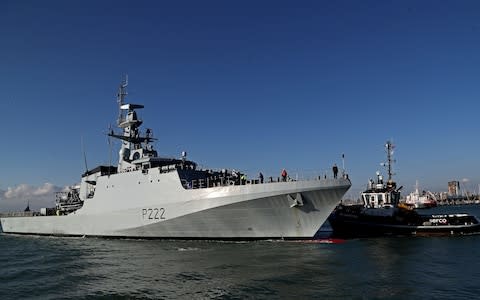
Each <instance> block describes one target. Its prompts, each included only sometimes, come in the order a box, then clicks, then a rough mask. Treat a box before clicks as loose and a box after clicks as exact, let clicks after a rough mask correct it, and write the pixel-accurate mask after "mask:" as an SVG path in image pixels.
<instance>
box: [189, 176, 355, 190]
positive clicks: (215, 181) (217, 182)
mask: <svg viewBox="0 0 480 300" xmlns="http://www.w3.org/2000/svg"><path fill="white" fill-rule="evenodd" d="M342 177H343V178H344V179H348V175H343V176H342ZM332 179H333V178H332V177H330V178H329V177H327V176H319V175H316V176H310V177H304V176H298V175H296V176H295V177H289V176H287V178H286V179H285V180H284V179H283V178H282V177H273V176H269V177H266V178H264V181H263V182H262V181H261V180H260V179H259V178H253V179H243V180H242V179H241V178H240V177H238V176H232V175H227V176H220V177H206V178H199V179H192V180H190V181H189V180H186V179H181V182H182V186H183V187H184V188H185V189H202V188H211V187H219V186H229V185H255V184H266V183H280V182H285V181H287V182H292V181H311V180H321V181H329V180H332ZM348 180H349V179H348Z"/></svg>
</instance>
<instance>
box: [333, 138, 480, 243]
mask: <svg viewBox="0 0 480 300" xmlns="http://www.w3.org/2000/svg"><path fill="white" fill-rule="evenodd" d="M385 148H386V152H387V162H386V163H385V164H383V165H385V166H387V168H388V180H387V181H386V182H384V180H383V176H382V175H380V172H378V171H377V178H376V181H373V180H371V179H370V180H369V182H368V187H367V189H366V190H365V191H364V192H362V193H361V199H362V201H363V204H356V205H344V204H340V205H338V206H337V207H336V208H335V210H334V211H333V212H332V213H331V214H330V216H329V218H328V220H329V222H330V225H331V227H332V229H333V236H335V237H343V238H355V237H377V236H412V235H413V236H433V235H456V234H458V235H462V234H471V233H476V232H480V222H479V220H478V219H477V218H476V217H475V216H472V215H469V214H464V213H462V214H419V213H417V211H416V210H415V207H414V205H411V204H408V203H404V202H402V203H400V190H401V189H402V186H401V187H399V188H397V185H396V183H395V181H393V179H392V175H393V173H392V163H393V159H392V154H393V145H392V143H391V142H390V141H388V142H387V143H386V145H385Z"/></svg>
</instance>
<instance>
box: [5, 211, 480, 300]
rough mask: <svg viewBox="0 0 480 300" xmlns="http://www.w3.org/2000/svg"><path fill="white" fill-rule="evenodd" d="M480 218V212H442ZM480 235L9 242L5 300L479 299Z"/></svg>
mask: <svg viewBox="0 0 480 300" xmlns="http://www.w3.org/2000/svg"><path fill="white" fill-rule="evenodd" d="M434 211H435V212H441V211H449V212H453V211H463V212H469V213H473V214H475V215H477V216H480V206H458V207H441V208H437V209H435V210H434ZM479 247H480V235H472V236H460V237H433V238H425V237H402V238H375V239H352V240H347V241H345V242H344V243H341V244H324V243H309V242H281V241H261V242H237V243H234V242H214V241H210V242H209V241H162V240H158V241H155V240H154V241H152V240H108V239H99V238H54V237H34V236H12V235H0V299H29V298H32V299H39V298H41V299H59V298H60V299H61V298H65V299H66V298H68V299H72V298H73V299H82V298H89V299H91V298H125V299H131V298H147V299H148V298H150V299H171V298H183V299H186V298H188V299H191V298H193V299H212V298H213V299H249V298H250V299H252V298H255V299H262V298H269V299H270V298H271V299H278V298H281V299H290V298H293V297H298V298H320V299H344V298H354V299H385V298H388V299H474V298H476V299H478V298H480V259H479V257H478V254H477V252H478V249H479Z"/></svg>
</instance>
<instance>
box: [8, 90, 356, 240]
mask: <svg viewBox="0 0 480 300" xmlns="http://www.w3.org/2000/svg"><path fill="white" fill-rule="evenodd" d="M126 86H127V83H126V82H123V83H122V84H121V85H120V88H119V92H118V104H119V118H118V123H117V125H118V127H119V128H120V129H121V130H122V133H121V134H116V133H114V132H113V131H111V132H110V133H109V134H108V135H109V136H110V137H113V138H117V139H119V140H121V143H122V144H121V148H120V151H119V161H118V165H117V166H116V167H113V166H98V167H96V168H94V169H92V170H88V171H87V172H85V173H84V174H83V175H82V178H81V182H80V183H79V184H78V185H76V186H73V187H71V189H70V190H69V191H68V192H63V193H59V194H57V203H56V208H55V209H44V210H43V213H41V215H36V216H23V217H2V218H1V225H2V230H3V232H4V233H15V234H38V235H62V236H106V237H135V238H169V239H170V238H181V239H270V238H285V239H302V238H312V237H313V236H314V235H315V233H316V232H317V230H318V229H319V228H320V227H321V225H322V224H323V223H324V222H325V220H326V219H327V217H328V216H329V214H330V213H331V211H332V210H333V208H334V207H335V206H336V205H337V204H338V203H339V202H340V200H341V198H342V197H343V195H344V194H345V193H346V192H347V190H348V189H349V188H350V186H351V182H350V180H349V179H348V176H346V174H344V176H342V177H341V178H314V179H311V180H293V179H290V178H288V177H287V176H285V177H284V178H282V180H280V179H278V180H277V181H276V182H275V181H274V180H272V178H270V180H269V182H266V183H264V182H263V177H262V178H261V179H259V180H246V176H245V174H242V173H241V172H238V171H235V170H234V169H230V170H228V169H222V170H218V171H214V170H202V169H198V168H197V164H196V163H195V162H193V161H190V160H187V157H186V153H185V152H183V153H182V157H181V158H178V159H176V158H168V157H160V156H158V154H157V151H155V150H154V149H153V147H152V145H151V142H152V141H153V140H155V139H154V138H153V133H152V131H151V129H146V131H145V134H144V135H142V134H141V132H140V129H139V128H140V126H141V124H142V123H143V121H142V120H140V119H138V117H137V114H136V110H137V109H141V108H143V106H142V105H138V104H125V103H124V98H125V96H126V95H127V93H126ZM262 176H263V175H262Z"/></svg>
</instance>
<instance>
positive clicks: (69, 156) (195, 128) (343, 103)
mask: <svg viewBox="0 0 480 300" xmlns="http://www.w3.org/2000/svg"><path fill="white" fill-rule="evenodd" d="M0 37H1V39H0V99H1V103H2V110H1V115H2V118H1V120H0V124H1V126H2V128H3V139H2V142H1V147H0V157H2V160H1V165H2V168H1V171H0V191H1V192H2V193H4V195H3V197H2V196H0V199H3V200H4V201H5V199H6V198H9V199H14V198H15V197H16V196H18V197H19V199H20V198H21V199H20V200H19V201H22V199H23V201H24V200H25V199H27V198H28V197H33V198H34V196H35V195H40V194H42V193H40V192H38V191H45V193H43V194H42V195H47V196H48V197H50V194H48V193H50V192H51V191H52V190H54V188H55V187H57V188H58V187H63V186H65V185H71V184H74V183H76V182H78V181H79V179H80V175H81V173H82V172H83V171H84V169H85V166H84V161H83V154H82V147H81V140H82V139H83V143H84V147H85V151H86V155H87V161H88V166H89V167H94V166H95V165H98V164H108V163H109V161H110V152H111V151H110V148H109V145H108V141H107V138H106V137H105V133H106V132H107V130H108V127H109V126H110V125H114V122H115V118H116V116H117V106H116V102H115V94H116V90H117V87H118V84H119V82H120V79H121V76H122V74H125V73H128V75H129V89H128V91H129V98H128V100H129V101H131V102H133V103H142V104H144V105H145V109H144V110H142V111H140V112H139V113H140V116H141V117H142V118H143V119H144V122H145V123H144V124H145V126H147V127H150V128H152V129H153V132H154V135H155V136H156V137H157V138H158V141H157V143H156V145H155V146H156V148H157V150H158V151H159V152H160V153H161V154H162V155H166V156H179V154H180V153H181V151H184V150H185V151H187V152H188V154H189V158H190V159H193V160H195V161H197V162H198V163H200V164H201V165H203V166H205V167H208V168H225V167H227V168H236V169H240V170H243V171H245V172H247V173H248V174H249V175H250V176H255V175H256V174H257V173H258V171H262V172H263V173H264V174H265V175H266V176H270V175H273V176H278V174H279V172H280V170H281V169H282V168H286V169H287V170H289V171H290V174H295V173H297V172H298V173H301V174H313V173H322V174H323V173H325V172H328V175H330V173H331V171H330V170H331V166H332V164H333V163H337V164H338V165H339V166H341V165H342V161H341V155H342V153H344V154H345V166H346V168H347V171H348V173H349V174H350V177H351V179H352V182H353V187H352V189H351V190H350V194H351V196H352V197H356V196H357V195H358V193H359V192H360V191H361V190H362V189H363V188H364V186H365V184H366V182H367V180H368V179H369V178H370V177H372V176H374V173H375V171H377V170H381V169H382V168H381V167H380V162H382V161H384V159H385V152H384V148H383V145H384V143H385V141H386V140H389V139H392V140H393V142H394V144H395V145H396V151H395V158H396V160H397V163H396V164H395V166H394V170H395V172H396V174H397V175H396V180H397V182H398V183H399V185H403V186H404V187H405V190H404V191H405V192H409V191H410V190H412V189H413V188H414V185H415V181H416V180H418V181H419V183H420V186H421V187H422V188H424V189H431V190H434V191H445V190H446V189H447V182H448V181H450V180H464V186H465V187H466V188H468V189H470V190H473V189H476V188H477V187H478V184H480V174H479V169H480V168H479V167H480V163H479V156H478V149H479V138H478V128H479V125H478V124H479V121H478V120H479V115H480V105H479V104H478V103H479V99H480V68H479V66H480V3H478V1H301V2H299V1H237V2H234V1H67V2H66V1H8V0H7V1H2V2H0ZM117 147H118V143H117V144H115V148H114V149H113V155H112V161H113V162H115V160H116V155H117V154H116V153H117V151H118V149H117ZM46 183H48V184H47V185H46ZM17 190H18V191H24V193H23V194H22V193H21V192H19V193H17V194H15V193H14V191H17ZM9 191H10V192H11V193H10V194H9V195H10V197H7V196H5V195H6V194H8V192H9ZM26 191H28V192H26ZM35 192H37V194H35ZM15 195H16V196H15ZM32 195H33V196H32ZM22 197H23V198H22ZM17 200H18V199H17ZM11 201H13V200H11ZM22 205H23V204H22ZM0 207H1V205H0Z"/></svg>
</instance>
